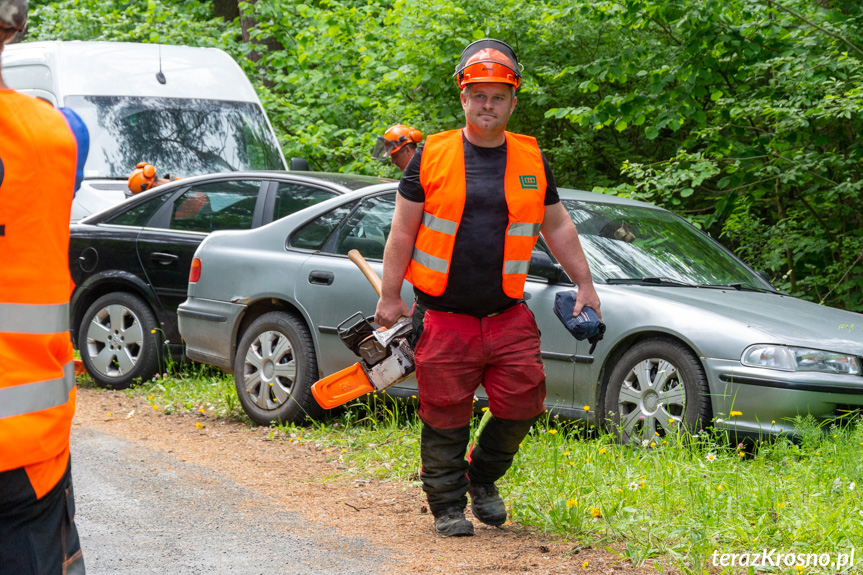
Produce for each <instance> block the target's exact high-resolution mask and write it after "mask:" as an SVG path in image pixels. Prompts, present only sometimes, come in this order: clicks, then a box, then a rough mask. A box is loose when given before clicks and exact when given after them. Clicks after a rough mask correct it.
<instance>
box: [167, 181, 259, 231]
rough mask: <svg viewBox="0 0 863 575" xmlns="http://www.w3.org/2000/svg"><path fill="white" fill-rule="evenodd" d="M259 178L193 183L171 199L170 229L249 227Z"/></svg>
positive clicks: (201, 229) (195, 229) (197, 229)
mask: <svg viewBox="0 0 863 575" xmlns="http://www.w3.org/2000/svg"><path fill="white" fill-rule="evenodd" d="M260 188H261V182H260V181H242V180H241V181H227V182H213V183H209V184H199V185H197V186H192V187H191V188H189V190H188V191H186V192H185V193H184V194H183V195H181V196H180V197H179V198H177V199H176V200H174V206H173V211H172V212H171V223H170V225H169V228H170V229H172V230H186V231H190V232H204V233H210V232H214V231H216V230H248V229H251V228H252V221H253V219H254V215H255V205H256V204H257V201H258V190H260Z"/></svg>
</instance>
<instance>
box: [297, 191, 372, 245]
mask: <svg viewBox="0 0 863 575" xmlns="http://www.w3.org/2000/svg"><path fill="white" fill-rule="evenodd" d="M355 205H357V204H356V202H351V203H349V204H345V205H344V206H339V207H338V208H336V209H334V210H330V211H329V212H327V213H325V214H323V215H321V216H318V217H317V218H315V219H313V220H312V221H310V222H309V223H307V224H306V225H304V226H303V227H301V228H300V229H298V230H297V231H296V232H294V235H292V236H291V239H290V246H291V247H292V248H301V249H305V250H319V249H321V248H322V247H324V244H325V243H326V241H327V238H329V237H330V236H331V235H332V234H333V232H334V231H336V228H337V227H339V224H340V223H342V220H344V219H345V218H346V217H347V215H348V214H349V213H351V210H353V209H354V206H355Z"/></svg>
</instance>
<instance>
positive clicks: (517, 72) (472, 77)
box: [453, 38, 521, 89]
mask: <svg viewBox="0 0 863 575" xmlns="http://www.w3.org/2000/svg"><path fill="white" fill-rule="evenodd" d="M453 77H454V78H455V82H456V84H458V87H459V88H464V87H465V86H467V85H468V84H477V83H480V82H500V83H504V84H510V85H511V86H512V87H514V88H516V89H518V87H519V86H521V67H520V66H519V64H518V59H517V58H516V57H515V51H513V49H512V48H511V47H510V46H509V44H507V43H506V42H501V41H500V40H494V39H493V38H483V39H482V40H477V41H476V42H472V43H471V44H469V45H468V47H467V48H465V49H464V51H463V52H462V53H461V59H460V60H459V63H458V66H457V67H456V69H455V74H453Z"/></svg>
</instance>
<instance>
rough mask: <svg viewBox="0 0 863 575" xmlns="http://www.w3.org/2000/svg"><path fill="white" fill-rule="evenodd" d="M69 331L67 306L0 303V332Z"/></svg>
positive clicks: (40, 332) (37, 332)
mask: <svg viewBox="0 0 863 575" xmlns="http://www.w3.org/2000/svg"><path fill="white" fill-rule="evenodd" d="M64 331H69V304H68V303H61V304H53V305H50V304H45V305H40V304H23V303H0V332H3V333H33V334H42V333H61V332H64Z"/></svg>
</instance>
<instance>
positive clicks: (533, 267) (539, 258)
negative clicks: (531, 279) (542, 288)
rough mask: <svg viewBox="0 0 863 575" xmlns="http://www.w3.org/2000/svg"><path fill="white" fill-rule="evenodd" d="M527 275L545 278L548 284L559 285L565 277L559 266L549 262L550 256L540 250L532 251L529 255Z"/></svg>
mask: <svg viewBox="0 0 863 575" xmlns="http://www.w3.org/2000/svg"><path fill="white" fill-rule="evenodd" d="M527 275H530V276H537V277H541V278H545V279H547V280H548V281H549V283H559V282H560V281H561V280H562V278H565V277H566V274H565V273H563V270H561V269H560V266H558V265H557V264H556V263H554V262H553V261H551V256H549V255H548V254H547V253H545V252H544V251H540V250H534V251H533V253H532V254H531V255H530V268H529V269H528V271H527Z"/></svg>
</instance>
